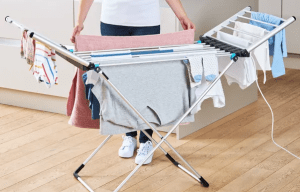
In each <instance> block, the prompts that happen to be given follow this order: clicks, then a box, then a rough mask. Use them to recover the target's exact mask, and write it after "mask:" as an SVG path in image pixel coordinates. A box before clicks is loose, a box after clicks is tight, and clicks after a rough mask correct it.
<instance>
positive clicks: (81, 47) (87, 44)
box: [67, 29, 195, 128]
mask: <svg viewBox="0 0 300 192" xmlns="http://www.w3.org/2000/svg"><path fill="white" fill-rule="evenodd" d="M194 38H195V30H194V29H190V30H184V31H180V32H176V33H170V34H160V35H146V36H127V37H115V36H85V35H79V36H77V37H76V41H75V42H76V43H75V49H76V51H95V50H108V49H125V48H138V47H151V46H166V45H181V44H193V43H194ZM83 73H84V71H82V70H80V69H78V70H77V72H76V74H75V76H74V79H73V83H72V87H71V89H70V92H69V97H68V102H67V115H68V116H70V120H69V122H68V123H69V124H71V125H74V126H76V127H81V128H99V120H93V119H92V118H91V110H90V108H89V106H88V105H87V104H86V98H85V95H84V89H85V87H84V84H83V81H82V74H83Z"/></svg>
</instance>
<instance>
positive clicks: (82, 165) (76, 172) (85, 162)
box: [73, 135, 112, 192]
mask: <svg viewBox="0 0 300 192" xmlns="http://www.w3.org/2000/svg"><path fill="white" fill-rule="evenodd" d="M111 137H112V135H109V136H108V137H106V139H105V140H104V141H103V142H102V143H101V144H100V145H99V146H98V147H97V149H95V151H94V152H93V153H92V154H91V155H90V156H89V157H88V158H87V159H86V160H85V161H84V162H83V163H82V164H81V165H80V166H79V167H78V168H77V169H76V171H75V172H74V173H73V175H74V177H75V178H76V179H77V180H78V181H79V182H80V183H81V184H82V185H83V186H84V187H85V188H87V189H88V190H89V191H90V192H93V190H92V189H91V188H90V187H89V186H88V184H86V183H85V182H84V181H83V180H82V179H81V178H80V176H79V175H78V173H79V172H80V171H81V170H82V169H83V168H84V166H85V165H86V164H87V163H88V162H89V161H90V160H91V159H92V158H93V157H94V156H95V155H96V153H97V152H98V151H99V150H100V149H101V148H102V147H103V146H104V145H105V143H106V142H107V141H108V140H109V139H110V138H111Z"/></svg>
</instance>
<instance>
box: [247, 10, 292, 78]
mask: <svg viewBox="0 0 300 192" xmlns="http://www.w3.org/2000/svg"><path fill="white" fill-rule="evenodd" d="M251 18H253V19H256V20H260V21H263V22H266V23H271V24H274V25H280V24H281V23H283V21H282V20H281V18H279V17H276V16H273V15H268V14H266V13H257V12H252V13H251ZM250 24H251V25H255V26H258V27H261V28H264V29H266V30H268V31H272V30H273V29H275V27H274V26H271V25H267V24H263V23H259V22H255V21H250ZM269 46H270V55H273V63H272V75H273V77H274V78H276V77H279V76H282V75H284V74H285V66H284V62H283V57H287V46H286V37H285V29H283V30H281V31H280V32H279V33H277V34H276V35H275V36H274V37H271V38H270V39H269Z"/></svg>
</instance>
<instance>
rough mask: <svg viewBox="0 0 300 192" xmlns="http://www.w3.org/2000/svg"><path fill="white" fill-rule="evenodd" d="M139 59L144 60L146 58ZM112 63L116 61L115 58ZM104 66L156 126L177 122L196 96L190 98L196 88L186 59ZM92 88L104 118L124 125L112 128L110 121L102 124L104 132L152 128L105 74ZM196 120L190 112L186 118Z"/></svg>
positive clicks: (116, 83)
mask: <svg viewBox="0 0 300 192" xmlns="http://www.w3.org/2000/svg"><path fill="white" fill-rule="evenodd" d="M139 61H141V62H142V61H143V59H142V58H141V59H139ZM107 63H108V62H106V64H107ZM109 63H111V64H116V62H113V61H112V62H109ZM102 69H103V71H104V72H105V74H106V75H107V76H108V77H109V79H110V81H111V82H112V83H113V84H114V85H115V86H116V87H117V88H118V89H119V90H120V92H121V93H122V94H123V95H124V96H125V97H126V98H127V99H128V100H129V101H130V103H131V104H132V105H133V106H134V107H135V108H136V109H137V110H138V111H139V112H140V113H141V114H142V115H143V116H144V117H145V118H146V119H147V120H148V121H149V122H151V123H153V124H155V125H156V126H168V125H172V124H175V123H176V121H177V120H178V119H179V118H180V117H181V116H182V115H183V114H184V113H185V111H187V110H188V109H189V107H190V100H193V101H194V100H195V98H194V99H193V98H192V99H191V98H190V96H191V94H190V93H191V92H190V91H192V90H190V89H189V86H188V85H189V84H188V79H187V77H186V74H187V73H186V67H185V65H184V64H183V63H182V61H164V62H159V63H144V64H143V63H142V64H139V65H123V66H111V67H102ZM193 91H195V89H194V90H193ZM92 92H93V93H94V95H95V96H96V97H97V99H98V101H99V103H100V106H101V109H100V116H101V117H102V119H103V122H109V123H111V124H114V125H119V126H122V127H124V128H123V129H112V128H111V127H110V126H108V124H107V123H106V126H103V125H102V124H101V125H100V133H101V134H103V135H112V134H121V133H125V132H124V131H126V132H131V131H135V130H140V129H147V128H148V127H147V125H146V124H145V123H144V122H143V121H142V120H141V119H140V118H139V117H138V115H136V114H135V112H134V111H133V110H132V109H131V108H130V107H129V106H128V105H127V104H126V102H124V101H123V100H122V99H121V97H120V96H119V95H118V94H117V93H116V92H115V91H114V90H113V89H112V88H111V86H110V85H108V83H106V82H105V80H103V79H102V78H100V80H99V81H98V82H97V83H96V85H95V86H94V87H93V89H92ZM193 96H194V97H195V94H193ZM193 121H194V116H193V115H192V114H190V115H188V116H187V117H186V118H185V119H184V121H183V122H193ZM125 128H126V129H125ZM124 129H125V130H124Z"/></svg>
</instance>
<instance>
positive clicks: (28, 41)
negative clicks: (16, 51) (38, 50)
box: [20, 30, 35, 68]
mask: <svg viewBox="0 0 300 192" xmlns="http://www.w3.org/2000/svg"><path fill="white" fill-rule="evenodd" d="M20 54H21V57H22V58H24V59H26V61H27V64H29V65H30V66H31V67H32V65H33V63H34V55H35V40H34V39H32V38H30V37H29V36H28V33H27V31H26V30H24V31H23V32H22V38H21V52H20ZM31 67H30V68H31Z"/></svg>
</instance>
